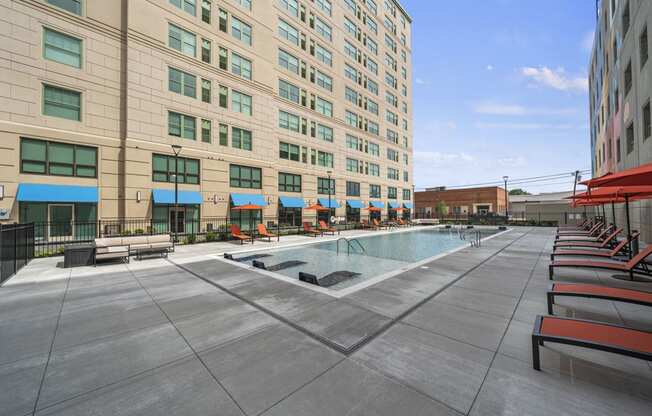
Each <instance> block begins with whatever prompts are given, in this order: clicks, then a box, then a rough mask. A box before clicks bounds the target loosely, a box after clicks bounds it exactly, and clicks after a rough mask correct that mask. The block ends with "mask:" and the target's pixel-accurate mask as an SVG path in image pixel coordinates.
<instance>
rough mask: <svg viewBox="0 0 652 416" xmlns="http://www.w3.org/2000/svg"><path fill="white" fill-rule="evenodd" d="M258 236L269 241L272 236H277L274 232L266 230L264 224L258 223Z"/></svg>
mask: <svg viewBox="0 0 652 416" xmlns="http://www.w3.org/2000/svg"><path fill="white" fill-rule="evenodd" d="M258 237H259V238H267V241H269V242H270V243H271V242H272V238H276V237H278V236H277V235H276V234H272V233H270V232H269V231H267V227H265V224H258Z"/></svg>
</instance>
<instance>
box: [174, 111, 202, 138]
mask: <svg viewBox="0 0 652 416" xmlns="http://www.w3.org/2000/svg"><path fill="white" fill-rule="evenodd" d="M168 134H169V135H170V136H176V137H183V138H184V139H190V140H196V136H195V134H196V133H195V117H192V116H187V115H185V114H180V113H176V112H174V111H168Z"/></svg>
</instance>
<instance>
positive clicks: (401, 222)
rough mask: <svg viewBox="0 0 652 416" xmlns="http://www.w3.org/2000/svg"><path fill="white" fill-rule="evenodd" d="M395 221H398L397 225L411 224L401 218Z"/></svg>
mask: <svg viewBox="0 0 652 416" xmlns="http://www.w3.org/2000/svg"><path fill="white" fill-rule="evenodd" d="M397 221H398V225H400V226H401V227H409V226H410V225H411V224H410V223H409V222H407V221H405V220H404V219H401V218H399V219H398V220H397Z"/></svg>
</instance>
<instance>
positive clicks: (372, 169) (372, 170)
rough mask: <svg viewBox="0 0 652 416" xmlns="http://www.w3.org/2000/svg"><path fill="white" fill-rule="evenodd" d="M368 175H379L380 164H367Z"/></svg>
mask: <svg viewBox="0 0 652 416" xmlns="http://www.w3.org/2000/svg"><path fill="white" fill-rule="evenodd" d="M369 175H371V176H380V166H378V165H377V164H375V163H370V164H369Z"/></svg>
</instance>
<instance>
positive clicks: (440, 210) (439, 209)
mask: <svg viewBox="0 0 652 416" xmlns="http://www.w3.org/2000/svg"><path fill="white" fill-rule="evenodd" d="M435 212H436V213H437V216H438V217H443V216H445V215H447V214H448V207H447V206H446V203H445V202H444V201H439V202H437V205H435Z"/></svg>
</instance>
